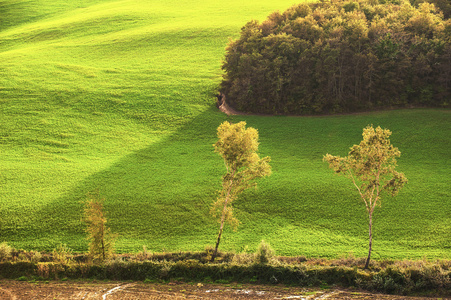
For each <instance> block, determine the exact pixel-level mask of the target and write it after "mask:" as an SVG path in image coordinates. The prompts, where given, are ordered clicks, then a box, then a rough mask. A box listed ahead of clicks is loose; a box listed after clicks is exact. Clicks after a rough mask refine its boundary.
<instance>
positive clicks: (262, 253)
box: [254, 240, 275, 264]
mask: <svg viewBox="0 0 451 300" xmlns="http://www.w3.org/2000/svg"><path fill="white" fill-rule="evenodd" d="M274 254H275V251H274V249H273V248H272V247H271V245H270V244H269V243H267V242H265V241H264V240H262V241H261V242H260V244H259V245H258V248H257V251H256V252H255V255H254V262H255V263H257V264H267V263H268V262H269V261H270V260H271V259H272V258H273V257H274Z"/></svg>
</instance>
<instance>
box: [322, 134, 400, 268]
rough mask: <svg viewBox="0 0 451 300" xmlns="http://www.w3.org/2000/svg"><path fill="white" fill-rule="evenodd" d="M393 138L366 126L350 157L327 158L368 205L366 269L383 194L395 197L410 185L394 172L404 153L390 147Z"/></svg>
mask: <svg viewBox="0 0 451 300" xmlns="http://www.w3.org/2000/svg"><path fill="white" fill-rule="evenodd" d="M390 135H391V131H390V130H388V129H382V128H381V127H377V128H373V126H367V127H366V128H364V129H363V134H362V136H363V140H362V141H361V142H360V144H358V145H354V146H352V147H351V151H349V154H348V156H346V157H340V156H333V155H330V154H326V155H325V156H324V160H325V161H327V162H328V163H329V167H330V168H331V169H333V170H334V172H335V173H336V174H339V175H344V176H346V177H347V178H349V179H351V180H352V183H353V184H354V186H355V188H356V189H357V190H358V192H359V194H360V197H361V199H362V201H363V202H364V203H365V207H366V210H367V212H368V220H369V223H368V224H369V251H368V258H367V260H366V264H365V268H368V265H369V262H370V258H371V250H372V241H373V234H372V232H373V230H372V228H373V212H374V209H375V208H376V206H377V205H380V204H381V201H382V195H383V194H384V193H385V194H388V195H391V196H395V195H396V194H397V193H398V191H399V190H400V189H401V188H402V187H403V186H404V185H405V184H406V183H407V178H406V177H405V176H404V174H403V173H399V172H397V171H396V170H395V168H396V158H397V157H399V156H400V155H401V152H400V151H399V150H398V148H396V147H393V145H392V144H391V143H390V139H389V137H390Z"/></svg>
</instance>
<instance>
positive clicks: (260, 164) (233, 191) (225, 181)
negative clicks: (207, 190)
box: [211, 121, 271, 261]
mask: <svg viewBox="0 0 451 300" xmlns="http://www.w3.org/2000/svg"><path fill="white" fill-rule="evenodd" d="M245 127H246V122H239V123H237V124H231V123H229V122H227V121H226V122H224V123H222V124H221V125H220V126H219V127H218V141H217V142H216V143H215V144H214V145H213V146H214V147H215V152H217V153H219V154H220V155H221V156H222V158H223V159H224V164H225V167H226V174H225V175H224V176H223V177H222V189H221V192H220V195H219V197H218V198H217V200H216V201H215V202H214V203H213V207H212V209H211V213H212V215H213V216H214V217H218V216H220V218H219V223H220V227H219V233H218V238H217V240H216V246H215V250H214V252H213V255H212V258H211V261H214V259H215V257H216V254H217V252H218V247H219V242H220V241H221V235H222V231H223V229H224V222H225V221H226V220H227V221H228V222H229V224H230V225H231V226H232V227H233V228H234V230H235V229H236V227H237V226H238V223H239V222H238V220H237V219H236V218H235V217H234V216H233V207H232V203H233V201H234V200H236V199H237V197H238V195H239V194H240V193H241V192H242V191H244V190H246V189H248V188H250V187H255V186H256V185H257V183H256V182H255V179H257V178H259V177H263V176H269V175H270V174H271V166H270V165H269V162H270V160H271V159H270V157H269V156H267V157H265V158H260V157H259V156H258V154H257V150H258V131H257V130H256V129H254V128H252V127H250V128H247V129H246V128H245Z"/></svg>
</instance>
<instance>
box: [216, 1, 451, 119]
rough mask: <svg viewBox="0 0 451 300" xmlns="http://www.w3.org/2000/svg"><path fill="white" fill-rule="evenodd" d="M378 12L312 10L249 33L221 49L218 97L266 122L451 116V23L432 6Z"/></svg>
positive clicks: (297, 10) (376, 8) (374, 8)
mask: <svg viewBox="0 0 451 300" xmlns="http://www.w3.org/2000/svg"><path fill="white" fill-rule="evenodd" d="M437 1H440V0H437ZM383 2H384V3H385V2H386V4H381V3H382V1H381V0H379V1H377V0H353V1H348V0H337V1H319V2H316V3H310V4H300V5H295V6H293V7H291V8H289V9H288V10H287V11H285V12H284V13H282V14H281V13H279V12H274V13H272V14H271V15H270V16H269V17H268V18H267V19H266V20H265V21H263V22H262V23H261V24H260V23H259V22H257V21H251V22H249V23H247V24H246V25H245V26H244V27H243V28H242V30H241V36H240V38H239V39H237V40H234V41H231V42H229V44H228V45H227V48H226V55H225V61H224V63H223V66H222V68H223V69H224V70H225V74H224V77H223V81H222V83H221V86H220V91H221V93H223V94H224V95H225V99H226V101H227V102H228V104H229V105H231V106H232V107H234V108H235V109H237V110H241V111H245V112H253V113H269V114H316V113H340V112H350V111H360V110H371V109H376V108H387V107H410V106H431V107H449V106H450V101H449V99H450V98H451V89H450V88H449V87H450V86H451V74H450V71H449V70H450V68H449V66H450V64H451V20H449V19H447V20H444V19H443V17H442V15H440V14H438V13H437V11H436V9H435V8H434V7H433V6H432V5H431V4H429V3H422V4H420V5H419V6H418V7H414V6H412V5H411V4H410V2H409V1H408V0H399V1H398V0H397V1H392V0H390V1H389V0H386V1H383ZM448 2H449V1H448Z"/></svg>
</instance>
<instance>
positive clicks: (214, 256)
mask: <svg viewBox="0 0 451 300" xmlns="http://www.w3.org/2000/svg"><path fill="white" fill-rule="evenodd" d="M223 228H224V221H222V223H221V227H219V234H218V239H217V240H216V246H215V251H214V252H213V255H212V256H211V262H214V261H215V258H216V255H217V254H218V247H219V242H220V241H221V235H222V230H223Z"/></svg>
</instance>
